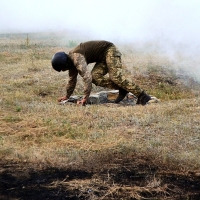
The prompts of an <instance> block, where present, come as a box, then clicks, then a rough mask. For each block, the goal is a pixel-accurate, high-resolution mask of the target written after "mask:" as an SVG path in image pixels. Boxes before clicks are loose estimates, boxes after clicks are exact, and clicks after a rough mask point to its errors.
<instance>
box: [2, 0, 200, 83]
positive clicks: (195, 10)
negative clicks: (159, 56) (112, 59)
mask: <svg viewBox="0 0 200 200" xmlns="http://www.w3.org/2000/svg"><path fill="white" fill-rule="evenodd" d="M0 7H1V11H2V12H0V33H3V32H26V33H28V32H38V31H40V32H43V31H45V32H48V31H54V32H63V31H64V32H68V31H70V32H74V33H76V36H77V35H79V36H80V38H81V37H82V36H84V37H83V38H84V39H87V40H90V39H104V40H110V41H113V42H114V43H121V44H123V43H133V44H136V43H137V44H140V45H141V44H145V43H151V44H152V49H155V48H157V50H158V51H162V52H165V53H166V54H168V55H169V57H170V58H171V59H174V61H176V62H177V65H180V66H182V67H183V68H185V70H187V71H188V72H189V71H190V72H191V74H193V75H194V77H195V78H197V79H199V80H200V67H199V56H198V55H199V53H200V26H199V24H200V1H199V0H184V1H182V0H173V1H168V0H141V1H138V0H123V1H120V0H109V1H108V0H101V1H98V0H73V1H68V0H67V1H66V0H59V1H52V0H50V1H49V0H42V1H37V0H29V1H27V0H18V1H16V0H1V1H0ZM66 40H67V38H66ZM63 41H64V40H63ZM144 46H145V45H144Z"/></svg>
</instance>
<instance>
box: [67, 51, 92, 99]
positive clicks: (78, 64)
mask: <svg viewBox="0 0 200 200" xmlns="http://www.w3.org/2000/svg"><path fill="white" fill-rule="evenodd" d="M69 57H70V58H71V60H72V62H73V64H74V66H75V67H74V66H73V67H72V68H71V69H70V70H69V81H68V84H67V86H66V92H67V97H70V96H71V95H72V93H73V91H74V89H75V87H76V83H77V76H78V74H79V75H80V76H81V77H82V78H83V82H84V98H88V97H89V95H90V93H91V90H92V75H91V73H90V71H89V70H88V69H87V65H88V64H87V62H86V59H85V57H84V56H83V55H82V54H80V53H69Z"/></svg>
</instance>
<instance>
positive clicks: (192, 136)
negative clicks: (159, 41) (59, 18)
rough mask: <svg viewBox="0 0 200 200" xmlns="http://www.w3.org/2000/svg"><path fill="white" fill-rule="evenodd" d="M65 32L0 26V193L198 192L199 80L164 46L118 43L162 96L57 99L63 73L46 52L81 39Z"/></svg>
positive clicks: (179, 195)
mask: <svg viewBox="0 0 200 200" xmlns="http://www.w3.org/2000/svg"><path fill="white" fill-rule="evenodd" d="M64 42H65V43H64V45H63V41H62V42H61V40H60V39H59V38H58V37H57V36H56V35H51V34H49V35H48V34H30V35H28V36H27V35H26V34H1V35H0V70H1V73H0V94H1V95H0V161H1V162H0V199H20V200H21V199H90V200H94V199H98V200H99V199H102V200H103V199H104V200H105V199H109V200H110V199H126V200H128V199H200V156H199V154H200V145H199V144H200V114H199V113H200V98H199V89H200V85H199V83H198V82H197V81H196V80H195V79H194V78H192V77H189V76H187V75H186V74H181V73H179V72H178V70H176V65H175V64H174V63H173V62H171V61H170V60H169V59H168V58H167V57H165V56H164V55H162V54H158V53H155V52H154V53H151V54H150V53H149V52H148V53H143V52H142V51H137V49H136V50H128V49H126V48H127V47H121V48H122V53H123V59H124V63H125V65H127V66H128V70H129V71H130V72H131V73H132V75H133V78H134V80H135V82H136V83H138V84H139V85H141V86H142V87H143V88H144V89H145V90H146V91H147V92H148V93H150V94H152V95H155V96H156V97H158V98H159V99H160V100H161V102H160V103H158V104H149V105H147V106H139V105H137V106H123V105H117V104H101V105H87V106H85V107H80V106H76V105H59V104H58V102H57V98H58V97H59V96H63V95H64V94H65V85H66V81H67V78H68V77H67V73H57V72H55V71H54V70H53V69H52V68H51V65H50V61H51V57H52V55H53V54H54V53H55V52H57V51H59V50H64V51H66V52H68V51H69V49H70V48H71V47H73V46H74V45H75V44H78V40H69V41H68V40H66V41H64ZM119 49H120V47H119ZM100 90H102V88H99V87H95V86H94V87H93V92H97V91H100ZM82 91H83V83H82V80H81V78H80V77H79V80H78V85H77V88H76V90H75V91H74V94H82Z"/></svg>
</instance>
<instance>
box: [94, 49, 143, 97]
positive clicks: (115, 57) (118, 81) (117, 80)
mask: <svg viewBox="0 0 200 200" xmlns="http://www.w3.org/2000/svg"><path fill="white" fill-rule="evenodd" d="M91 73H92V82H93V83H94V84H95V85H98V86H102V87H107V88H110V89H119V88H123V89H125V90H127V91H128V92H131V93H133V94H134V95H136V96H139V95H140V93H141V92H142V91H143V90H141V89H140V88H139V86H137V85H136V84H135V83H134V82H133V81H132V80H131V77H128V76H127V75H126V76H125V75H124V73H123V66H122V62H121V53H120V52H119V51H118V49H117V48H116V47H115V46H112V47H110V48H109V49H108V51H107V54H106V56H105V61H104V62H102V63H96V65H95V66H94V68H93V69H92V72H91ZM107 73H108V74H109V77H108V78H106V77H104V75H105V74H107Z"/></svg>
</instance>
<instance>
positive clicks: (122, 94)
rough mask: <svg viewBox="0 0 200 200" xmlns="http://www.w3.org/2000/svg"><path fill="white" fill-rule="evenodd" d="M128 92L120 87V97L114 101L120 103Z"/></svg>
mask: <svg viewBox="0 0 200 200" xmlns="http://www.w3.org/2000/svg"><path fill="white" fill-rule="evenodd" d="M127 94H128V92H127V91H126V90H124V89H122V88H120V89H119V95H118V97H117V98H116V99H115V101H114V103H119V102H120V101H122V100H123V99H124V98H125V96H126V95H127Z"/></svg>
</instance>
